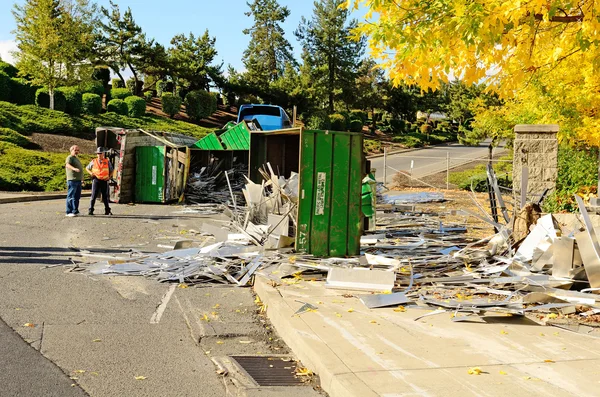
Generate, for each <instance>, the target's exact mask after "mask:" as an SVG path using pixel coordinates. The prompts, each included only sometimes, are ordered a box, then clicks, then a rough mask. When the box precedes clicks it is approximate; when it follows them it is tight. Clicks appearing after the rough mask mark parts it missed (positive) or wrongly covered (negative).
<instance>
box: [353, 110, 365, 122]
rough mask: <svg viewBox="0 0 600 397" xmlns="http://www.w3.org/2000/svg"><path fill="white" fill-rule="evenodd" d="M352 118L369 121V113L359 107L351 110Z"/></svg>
mask: <svg viewBox="0 0 600 397" xmlns="http://www.w3.org/2000/svg"><path fill="white" fill-rule="evenodd" d="M350 118H351V119H360V120H361V121H362V123H363V124H366V123H367V113H366V112H364V111H362V110H358V109H353V110H351V111H350Z"/></svg>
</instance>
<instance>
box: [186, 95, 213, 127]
mask: <svg viewBox="0 0 600 397" xmlns="http://www.w3.org/2000/svg"><path fill="white" fill-rule="evenodd" d="M213 102H216V101H215V98H214V96H212V95H211V94H210V93H209V92H208V91H204V90H197V91H190V92H189V93H188V94H187V95H186V96H185V102H184V104H185V112H186V113H187V115H188V116H189V118H190V119H192V120H194V121H198V120H202V119H204V118H206V117H208V116H210V115H211V114H212V113H213V108H216V103H213Z"/></svg>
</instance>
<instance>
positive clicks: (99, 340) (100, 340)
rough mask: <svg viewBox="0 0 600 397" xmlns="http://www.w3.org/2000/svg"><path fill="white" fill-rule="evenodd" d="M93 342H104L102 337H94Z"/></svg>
mask: <svg viewBox="0 0 600 397" xmlns="http://www.w3.org/2000/svg"><path fill="white" fill-rule="evenodd" d="M92 342H102V339H94V340H93V341H92Z"/></svg>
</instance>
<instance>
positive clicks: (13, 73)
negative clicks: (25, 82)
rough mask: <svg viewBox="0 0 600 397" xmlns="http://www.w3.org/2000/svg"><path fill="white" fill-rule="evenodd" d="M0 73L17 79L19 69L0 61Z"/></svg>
mask: <svg viewBox="0 0 600 397" xmlns="http://www.w3.org/2000/svg"><path fill="white" fill-rule="evenodd" d="M0 73H6V75H7V76H8V77H17V75H18V74H19V69H17V68H16V67H14V66H13V65H11V64H10V63H8V62H3V61H0Z"/></svg>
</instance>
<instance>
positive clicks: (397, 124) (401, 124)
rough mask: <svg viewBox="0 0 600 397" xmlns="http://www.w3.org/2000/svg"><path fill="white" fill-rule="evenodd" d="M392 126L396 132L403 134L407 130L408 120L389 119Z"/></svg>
mask: <svg viewBox="0 0 600 397" xmlns="http://www.w3.org/2000/svg"><path fill="white" fill-rule="evenodd" d="M389 123H390V128H391V129H392V132H393V133H394V134H401V133H403V132H404V131H405V130H406V121H404V120H402V119H395V118H393V119H391V120H390V121H389Z"/></svg>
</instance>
